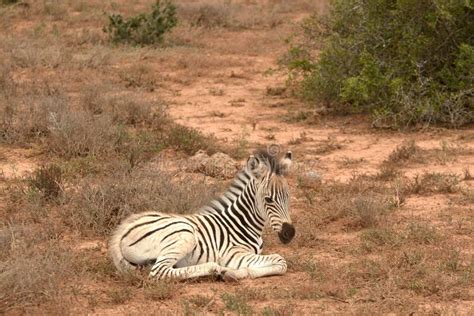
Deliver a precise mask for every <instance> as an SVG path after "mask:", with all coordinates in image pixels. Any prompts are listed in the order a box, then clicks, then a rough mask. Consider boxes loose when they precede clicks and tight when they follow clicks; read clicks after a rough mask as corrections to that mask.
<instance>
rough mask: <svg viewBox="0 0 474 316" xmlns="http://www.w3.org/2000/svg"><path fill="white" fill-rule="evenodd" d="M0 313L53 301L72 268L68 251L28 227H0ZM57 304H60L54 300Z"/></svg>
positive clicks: (63, 287)
mask: <svg viewBox="0 0 474 316" xmlns="http://www.w3.org/2000/svg"><path fill="white" fill-rule="evenodd" d="M0 245H1V247H2V249H1V250H2V254H1V258H2V263H1V265H0V313H2V312H6V311H8V310H10V309H13V308H22V307H26V306H34V305H36V304H39V303H43V302H45V301H54V300H56V299H57V298H58V296H59V295H64V294H65V293H64V291H65V290H66V286H67V287H69V286H71V285H65V283H64V280H65V279H68V278H69V277H70V276H71V275H72V274H73V273H74V270H75V268H76V267H75V265H74V258H73V257H72V255H71V253H70V251H68V250H67V249H65V248H63V247H62V246H60V245H59V244H58V241H57V240H55V239H51V236H48V235H46V234H44V233H40V232H38V231H33V230H32V228H31V226H28V227H26V226H25V227H15V226H8V227H6V226H4V227H2V228H1V230H0ZM58 304H60V303H58Z"/></svg>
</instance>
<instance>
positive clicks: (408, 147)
mask: <svg viewBox="0 0 474 316" xmlns="http://www.w3.org/2000/svg"><path fill="white" fill-rule="evenodd" d="M420 152H421V148H420V147H419V146H418V145H416V143H415V141H414V140H409V141H405V142H403V143H402V144H401V145H398V146H397V148H396V149H395V150H394V151H393V152H392V153H390V155H389V156H388V159H387V162H388V163H391V164H396V165H400V164H403V163H405V162H407V161H409V160H413V159H417V158H419V154H420Z"/></svg>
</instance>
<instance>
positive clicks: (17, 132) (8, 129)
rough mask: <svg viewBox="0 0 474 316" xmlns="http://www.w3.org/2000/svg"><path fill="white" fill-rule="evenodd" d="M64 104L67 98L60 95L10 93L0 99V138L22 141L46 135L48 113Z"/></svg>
mask: <svg viewBox="0 0 474 316" xmlns="http://www.w3.org/2000/svg"><path fill="white" fill-rule="evenodd" d="M20 88H21V87H17V89H20ZM2 101H3V102H2ZM65 106H67V99H66V98H65V97H64V96H61V95H49V96H48V95H39V96H35V97H33V96H24V95H10V97H8V98H6V99H5V100H0V114H1V116H2V120H1V121H0V124H1V125H0V137H1V140H2V141H4V142H7V143H24V142H28V141H31V140H35V139H38V138H41V137H44V136H46V135H48V134H49V125H50V114H51V113H53V112H54V111H55V110H57V109H60V108H62V107H65Z"/></svg>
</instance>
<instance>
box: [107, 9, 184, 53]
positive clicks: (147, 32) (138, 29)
mask: <svg viewBox="0 0 474 316" xmlns="http://www.w3.org/2000/svg"><path fill="white" fill-rule="evenodd" d="M177 22H178V21H177V18H176V7H175V6H174V5H173V4H172V3H171V2H169V1H165V2H164V3H162V2H161V1H160V0H157V1H156V3H155V4H154V5H153V6H152V11H151V13H149V14H144V13H142V14H139V15H137V16H134V17H131V18H130V19H128V20H127V19H124V18H123V16H122V15H120V14H111V15H109V25H108V26H107V27H106V28H104V31H105V32H106V33H108V34H109V35H110V39H111V40H112V42H114V43H128V44H133V45H153V44H157V43H161V42H162V41H163V35H164V34H165V33H166V32H169V31H170V30H171V29H172V28H173V27H175V26H176V24H177Z"/></svg>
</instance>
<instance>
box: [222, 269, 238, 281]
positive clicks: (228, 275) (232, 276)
mask: <svg viewBox="0 0 474 316" xmlns="http://www.w3.org/2000/svg"><path fill="white" fill-rule="evenodd" d="M221 278H222V280H223V281H224V282H238V281H239V276H238V275H237V273H235V272H233V271H230V270H227V271H223V272H222V273H221Z"/></svg>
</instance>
